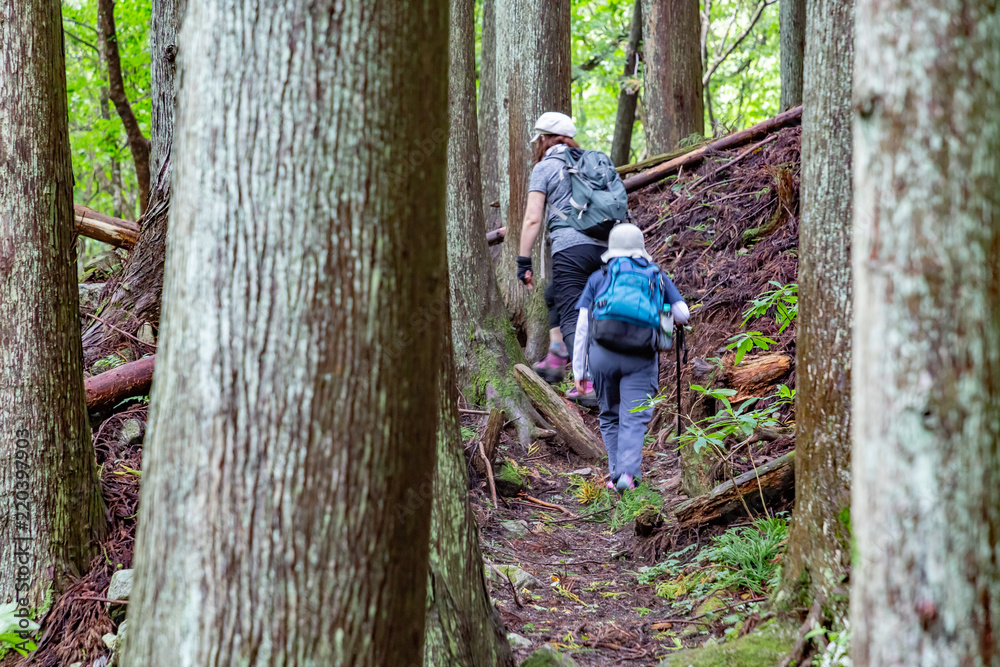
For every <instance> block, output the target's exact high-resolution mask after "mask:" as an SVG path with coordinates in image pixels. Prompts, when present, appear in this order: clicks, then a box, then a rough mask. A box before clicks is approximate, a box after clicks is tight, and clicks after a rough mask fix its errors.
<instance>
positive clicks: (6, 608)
mask: <svg viewBox="0 0 1000 667" xmlns="http://www.w3.org/2000/svg"><path fill="white" fill-rule="evenodd" d="M17 612H18V606H17V603H16V602H9V603H7V604H5V605H0V658H3V656H4V655H6V654H7V652H8V651H10V649H14V650H15V651H17V652H18V653H20V654H21V655H24V656H26V655H28V653H30V652H31V651H34V650H35V649H36V648H37V646H36V645H35V642H34V641H33V640H32V639H31V638H30V636H29V637H23V636H22V634H24V635H33V634H34V633H35V632H36V631H37V630H38V623H35V622H34V621H33V620H32V619H31V618H26V617H24V616H19V615H18V613H17ZM32 615H33V614H32Z"/></svg>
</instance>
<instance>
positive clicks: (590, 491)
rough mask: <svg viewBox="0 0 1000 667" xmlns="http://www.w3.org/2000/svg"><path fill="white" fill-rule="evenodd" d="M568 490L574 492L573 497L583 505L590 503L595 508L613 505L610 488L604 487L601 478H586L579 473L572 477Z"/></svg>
mask: <svg viewBox="0 0 1000 667" xmlns="http://www.w3.org/2000/svg"><path fill="white" fill-rule="evenodd" d="M566 490H567V491H568V492H570V493H572V494H573V497H574V498H576V500H577V502H579V503H580V504H581V505H590V506H593V507H594V509H600V507H602V506H607V507H610V505H611V503H610V502H609V501H610V498H609V497H608V490H607V489H606V488H604V486H603V485H602V484H601V482H600V481H599V480H596V479H586V478H584V477H580V476H579V475H573V476H572V477H570V482H569V486H568V487H566Z"/></svg>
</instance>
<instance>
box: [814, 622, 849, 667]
mask: <svg viewBox="0 0 1000 667" xmlns="http://www.w3.org/2000/svg"><path fill="white" fill-rule="evenodd" d="M840 624H841V625H842V626H843V628H844V629H843V630H840V631H839V632H834V631H833V630H826V629H824V628H820V627H817V628H816V629H814V630H812V631H810V632H809V634H807V635H806V639H807V640H808V639H812V638H813V637H817V636H821V635H826V641H827V642H828V643H827V645H826V649H825V650H824V651H822V652H821V653H818V654H817V655H816V656H815V657H813V661H812V664H813V666H814V667H851V666H852V665H853V663H852V662H851V624H850V622H849V621H848V620H847V619H846V618H845V619H843V620H842V621H841V623H840Z"/></svg>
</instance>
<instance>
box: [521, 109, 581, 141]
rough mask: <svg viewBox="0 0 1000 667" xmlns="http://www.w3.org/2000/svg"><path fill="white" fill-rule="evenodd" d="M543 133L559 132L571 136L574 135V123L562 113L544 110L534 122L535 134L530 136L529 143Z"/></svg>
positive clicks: (536, 139)
mask: <svg viewBox="0 0 1000 667" xmlns="http://www.w3.org/2000/svg"><path fill="white" fill-rule="evenodd" d="M543 134H561V135H562V136H564V137H570V138H572V137H575V136H576V125H574V124H573V119H572V118H570V117H569V116H567V115H566V114H564V113H559V112H558V111H546V112H545V113H543V114H542V115H541V116H539V117H538V122H536V123H535V135H534V136H533V137H531V143H535V142H536V141H538V138H539V137H540V136H542V135H543Z"/></svg>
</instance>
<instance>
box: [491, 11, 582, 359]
mask: <svg viewBox="0 0 1000 667" xmlns="http://www.w3.org/2000/svg"><path fill="white" fill-rule="evenodd" d="M495 31H496V62H497V67H496V75H495V76H496V87H497V117H498V123H497V145H498V148H497V160H498V166H497V170H498V173H499V175H500V178H499V185H500V187H499V200H500V216H501V220H502V221H503V226H506V227H507V236H506V239H505V240H504V244H503V250H502V251H501V255H500V261H499V263H498V264H497V272H498V273H497V275H498V281H499V284H500V292H501V294H503V297H504V300H505V301H506V303H507V310H508V312H509V313H510V315H511V318H512V320H513V324H514V327H515V328H516V329H517V330H518V331H519V333H520V335H521V337H522V338H523V340H524V341H525V354H526V355H527V357H528V358H529V359H532V360H534V359H538V358H540V357H542V356H543V355H544V354H545V351H546V349H547V348H548V344H549V320H548V315H547V312H548V311H547V310H546V308H545V296H544V292H545V285H546V282H547V280H548V278H549V276H551V273H552V259H551V256H550V252H549V249H548V247H547V245H546V239H547V236H548V235H547V234H540V235H539V240H538V241H536V242H535V247H534V251H533V253H532V256H533V257H534V265H535V269H536V272H535V289H534V290H529V289H527V288H526V287H525V286H524V285H522V284H521V281H519V280H518V279H517V263H516V260H517V255H518V252H519V249H520V245H521V223H522V222H523V220H524V209H525V205H526V204H527V201H528V179H529V177H530V175H531V166H532V165H531V146H530V145H529V143H528V142H529V141H530V139H531V135H532V127H534V125H535V121H536V120H538V117H539V116H540V115H542V113H544V112H546V111H561V112H563V113H566V114H569V113H570V69H571V62H570V2H569V0H504V1H503V2H498V3H496V6H495Z"/></svg>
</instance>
